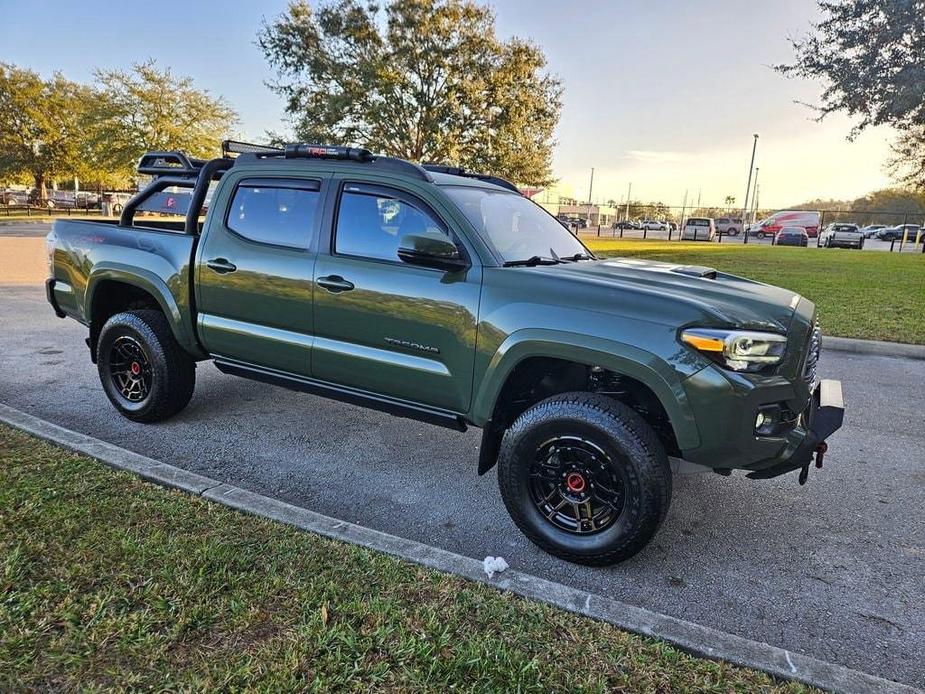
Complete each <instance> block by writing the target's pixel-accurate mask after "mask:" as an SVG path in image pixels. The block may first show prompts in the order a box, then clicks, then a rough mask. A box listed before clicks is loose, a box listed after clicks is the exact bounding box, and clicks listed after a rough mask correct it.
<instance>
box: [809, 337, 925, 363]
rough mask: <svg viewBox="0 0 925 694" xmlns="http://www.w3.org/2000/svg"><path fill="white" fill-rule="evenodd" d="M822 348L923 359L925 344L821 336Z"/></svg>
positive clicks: (924, 356) (852, 352)
mask: <svg viewBox="0 0 925 694" xmlns="http://www.w3.org/2000/svg"><path fill="white" fill-rule="evenodd" d="M822 348H823V350H826V349H831V350H832V351H834V352H848V353H851V354H870V355H874V356H880V357H903V358H905V359H925V345H909V344H905V343H902V342H881V341H879V340H855V339H853V338H850V337H835V336H834V335H823V336H822Z"/></svg>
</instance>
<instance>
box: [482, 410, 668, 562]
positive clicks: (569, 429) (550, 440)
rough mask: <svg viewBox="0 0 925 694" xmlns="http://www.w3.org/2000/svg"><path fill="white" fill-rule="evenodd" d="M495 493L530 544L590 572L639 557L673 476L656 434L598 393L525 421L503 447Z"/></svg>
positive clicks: (661, 514) (660, 516)
mask: <svg viewBox="0 0 925 694" xmlns="http://www.w3.org/2000/svg"><path fill="white" fill-rule="evenodd" d="M498 483H499V486H500V488H501V496H502V498H503V499H504V505H505V506H506V507H507V510H508V513H510V515H511V518H512V519H513V520H514V523H516V524H517V527H518V528H520V530H521V531H522V532H523V533H524V534H525V535H526V536H527V537H528V538H529V539H530V540H531V541H532V542H534V543H535V544H536V545H538V546H539V547H540V548H542V549H544V550H545V551H547V552H549V553H550V554H553V555H555V556H557V557H561V558H562V559H566V560H568V561H572V562H576V563H579V564H588V565H592V566H606V565H609V564H615V563H617V562H620V561H623V560H625V559H628V558H630V557H632V556H633V555H634V554H636V553H637V552H639V551H640V550H641V549H642V548H643V547H645V546H646V544H647V543H648V542H649V540H651V539H652V537H653V536H654V535H655V532H656V531H657V530H658V528H659V526H660V525H661V523H662V521H663V520H664V518H665V516H666V514H667V513H668V506H669V503H670V501H671V469H670V467H669V465H668V458H667V456H666V454H665V450H664V448H663V447H662V445H661V442H660V441H659V440H658V437H657V436H656V435H655V432H653V430H652V428H651V427H649V425H647V424H646V423H645V422H644V421H643V420H642V418H641V417H640V416H639V415H638V414H636V412H634V411H633V410H631V409H630V408H629V407H627V406H626V405H624V404H622V403H620V402H617V401H616V400H613V399H611V398H608V397H606V396H604V395H599V394H596V393H565V394H562V395H557V396H554V397H551V398H548V399H546V400H543V401H542V402H540V403H538V404H536V405H534V406H533V407H531V408H530V409H529V410H527V411H526V412H524V413H523V414H522V415H520V417H518V418H517V420H516V421H515V422H514V424H513V425H511V427H510V429H508V430H507V432H505V435H504V439H503V440H502V443H501V450H500V452H499V455H498Z"/></svg>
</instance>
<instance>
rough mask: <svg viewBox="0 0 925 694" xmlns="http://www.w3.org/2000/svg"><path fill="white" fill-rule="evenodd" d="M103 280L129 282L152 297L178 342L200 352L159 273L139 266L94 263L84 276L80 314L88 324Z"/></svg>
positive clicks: (193, 352)
mask: <svg viewBox="0 0 925 694" xmlns="http://www.w3.org/2000/svg"><path fill="white" fill-rule="evenodd" d="M105 281H114V282H121V283H123V284H129V285H132V286H133V287H137V288H138V289H141V290H142V291H144V292H147V293H148V294H150V295H151V296H152V297H154V300H155V301H157V303H158V306H160V307H161V311H163V313H164V316H166V318H167V323H168V325H170V330H171V332H173V336H174V337H175V338H176V340H177V342H178V343H179V344H180V346H181V347H182V348H183V349H184V350H185V351H187V352H188V353H189V354H190V355H192V356H193V357H194V358H201V357H202V356H203V352H202V348H201V347H200V346H199V342H198V340H197V339H196V335H195V332H194V330H193V326H192V323H191V321H190V320H189V319H185V318H184V315H185V314H184V312H183V311H182V310H181V309H180V306H179V305H178V304H177V301H176V299H175V298H174V296H173V293H172V292H171V291H170V287H168V286H167V283H166V282H165V281H164V280H163V279H162V278H161V277H159V276H158V275H156V274H155V273H153V272H151V271H149V270H145V269H143V268H139V267H134V266H133V267H129V266H123V265H121V264H118V263H100V264H99V265H97V266H96V267H94V269H93V272H92V273H91V274H90V277H89V278H88V280H87V291H86V295H85V296H86V298H85V300H84V316H86V319H87V323H88V324H89V323H90V322H91V316H92V315H93V301H94V299H95V298H96V292H97V289H98V288H99V284H100V283H101V282H105Z"/></svg>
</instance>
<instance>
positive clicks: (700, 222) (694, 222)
mask: <svg viewBox="0 0 925 694" xmlns="http://www.w3.org/2000/svg"><path fill="white" fill-rule="evenodd" d="M687 226H689V227H708V226H710V220H709V219H688V220H687Z"/></svg>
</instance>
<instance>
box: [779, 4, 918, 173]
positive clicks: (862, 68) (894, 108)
mask: <svg viewBox="0 0 925 694" xmlns="http://www.w3.org/2000/svg"><path fill="white" fill-rule="evenodd" d="M819 7H820V9H821V10H822V14H823V18H822V20H821V21H819V22H818V23H816V24H814V25H813V27H812V32H811V33H810V34H809V35H807V36H805V37H803V38H801V39H797V40H795V41H793V42H792V43H793V47H794V50H795V52H796V60H795V62H794V63H793V64H792V65H779V66H777V70H779V71H780V72H782V73H783V74H785V75H790V76H798V77H807V78H811V79H821V80H822V81H823V82H824V83H825V84H826V87H825V89H824V91H823V92H822V99H821V104H820V105H818V106H815V107H814V108H816V109H817V111H818V113H819V118H820V119H822V118H825V117H826V116H828V115H829V114H831V113H835V112H842V113H846V114H848V115H849V116H852V117H855V118H858V119H859V120H858V122H857V125H855V126H854V128H852V130H851V133H850V134H849V137H855V136H856V135H858V134H859V133H860V132H861V131H863V130H864V129H865V128H867V127H869V126H872V125H889V126H892V127H894V128H895V129H897V130H898V131H899V133H900V138H899V140H898V142H897V143H896V146H895V147H894V158H893V159H892V160H891V162H890V165H891V166H892V168H893V171H894V175H897V176H898V177H899V178H901V179H904V180H905V182H907V183H909V184H912V185H913V186H916V187H918V188H922V189H925V166H923V165H922V163H921V162H922V160H923V159H925V21H923V17H925V0H819Z"/></svg>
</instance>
